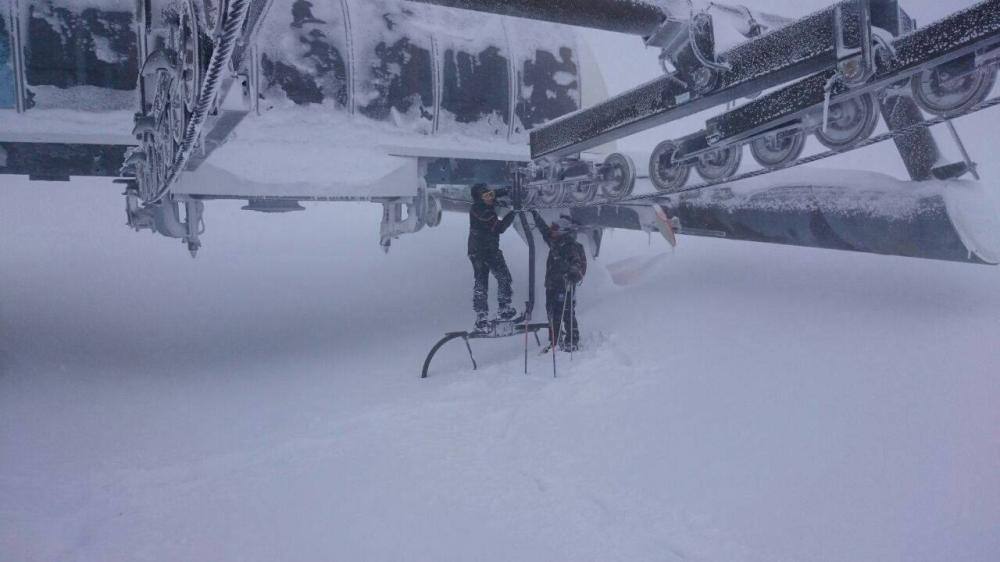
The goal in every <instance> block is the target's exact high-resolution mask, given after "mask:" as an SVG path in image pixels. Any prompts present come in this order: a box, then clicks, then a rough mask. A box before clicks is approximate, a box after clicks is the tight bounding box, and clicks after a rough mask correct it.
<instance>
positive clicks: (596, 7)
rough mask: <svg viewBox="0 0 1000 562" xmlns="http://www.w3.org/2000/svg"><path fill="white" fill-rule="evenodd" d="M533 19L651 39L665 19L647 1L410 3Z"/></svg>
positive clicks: (444, 0) (428, 0) (450, 0)
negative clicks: (649, 37)
mask: <svg viewBox="0 0 1000 562" xmlns="http://www.w3.org/2000/svg"><path fill="white" fill-rule="evenodd" d="M411 1H412V2H419V3H422V4H436V5H438V6H445V7H448V8H460V9H463V10H473V11H477V12H488V13H491V14H499V15H502V16H513V17H518V18H526V19H533V20H541V21H548V22H553V23H561V24H565V25H574V26H578V27H590V28H594V29H603V30H605V31H615V32H618V33H626V34H630V35H639V36H641V37H648V36H650V35H652V34H653V32H655V31H656V29H657V28H658V27H660V24H662V23H663V21H664V20H665V19H666V14H664V12H663V10H662V9H660V8H659V7H657V6H656V5H655V3H654V2H650V1H644V0H584V1H581V0H411Z"/></svg>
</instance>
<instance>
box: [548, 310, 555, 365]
mask: <svg viewBox="0 0 1000 562" xmlns="http://www.w3.org/2000/svg"><path fill="white" fill-rule="evenodd" d="M549 351H551V352H552V378H556V332H555V330H553V329H552V319H551V318H550V319H549Z"/></svg>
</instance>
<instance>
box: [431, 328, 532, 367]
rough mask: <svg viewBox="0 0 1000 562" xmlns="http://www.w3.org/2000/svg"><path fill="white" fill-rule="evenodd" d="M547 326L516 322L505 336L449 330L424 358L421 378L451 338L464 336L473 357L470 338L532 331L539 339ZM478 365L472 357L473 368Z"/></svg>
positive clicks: (492, 337) (496, 336)
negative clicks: (539, 335) (540, 332)
mask: <svg viewBox="0 0 1000 562" xmlns="http://www.w3.org/2000/svg"><path fill="white" fill-rule="evenodd" d="M545 327H548V324H540V323H536V324H515V325H514V329H513V330H512V331H511V332H510V333H509V334H505V335H503V336H498V335H496V334H493V333H484V332H448V333H447V334H445V335H444V337H443V338H441V339H440V340H438V342H437V343H435V344H434V347H432V348H431V351H430V353H428V354H427V358H426V359H424V366H423V368H422V369H421V371H420V378H422V379H426V378H427V373H428V371H429V370H430V366H431V361H432V360H433V359H434V355H435V354H437V352H438V350H439V349H441V348H442V347H443V346H444V344H446V343H448V342H450V341H451V340H454V339H457V338H462V339H463V340H465V346H466V348H467V349H468V350H469V357H472V346H470V345H469V340H481V339H499V338H505V337H512V336H518V335H521V334H525V333H527V332H531V333H533V334H535V340H536V341H537V340H538V331H539V330H541V329H542V328H545ZM478 367H479V366H478V365H477V364H476V359H475V357H472V368H473V369H477V368H478Z"/></svg>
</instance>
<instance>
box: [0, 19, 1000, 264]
mask: <svg viewBox="0 0 1000 562" xmlns="http://www.w3.org/2000/svg"><path fill="white" fill-rule="evenodd" d="M569 26H583V27H594V28H599V29H604V30H607V31H613V32H618V33H626V34H631V35H635V36H638V37H641V38H642V43H644V44H645V46H646V47H648V48H653V49H657V50H658V51H659V53H660V61H661V63H662V67H663V71H664V74H663V76H661V77H660V78H657V79H655V80H652V81H650V82H647V83H645V84H641V85H639V86H637V87H636V88H633V89H632V90H629V91H627V92H625V93H623V94H621V95H618V96H615V97H612V98H608V96H607V93H606V91H605V88H604V85H603V80H602V77H601V74H600V72H599V71H598V69H597V65H596V64H595V62H594V61H593V60H592V57H591V56H590V54H589V52H588V50H587V48H586V45H585V44H584V43H583V42H581V41H580V40H578V36H577V34H576V33H575V32H574V31H572V28H571V27H569ZM637 46H638V44H637ZM998 47H1000V0H985V1H983V2H980V3H978V4H976V5H974V6H971V7H969V8H967V9H965V10H962V11H959V12H956V13H954V14H952V15H950V16H948V17H946V18H944V19H943V20H940V21H938V22H935V23H932V24H930V25H927V26H925V27H921V28H916V27H915V24H914V22H913V20H912V19H911V18H910V17H908V16H907V14H906V13H905V11H904V10H903V9H902V7H901V6H900V5H899V4H898V3H897V1H896V0H842V1H840V2H838V3H836V4H833V5H831V6H829V7H827V8H825V9H823V10H820V11H818V12H816V13H814V14H811V15H808V16H806V17H804V18H800V19H797V20H790V19H787V18H782V17H779V16H775V15H771V14H767V13H764V12H760V11H757V10H753V9H749V8H746V7H743V6H737V5H727V4H719V3H714V2H712V3H708V2H704V3H700V2H691V1H689V0H655V1H654V0H586V1H573V2H570V1H565V0H504V1H500V0H413V1H410V0H324V1H319V0H312V1H310V0H0V125H2V126H0V173H21V174H30V175H32V176H34V177H36V178H42V179H60V178H67V177H68V176H70V175H117V174H118V173H119V172H118V171H117V170H118V169H119V168H120V169H121V174H122V175H123V176H124V177H125V179H124V180H123V181H124V183H125V184H126V186H125V187H126V189H125V195H126V199H127V210H128V215H129V224H130V225H132V226H134V227H136V228H138V229H144V228H148V229H152V230H154V231H155V232H159V233H161V234H164V235H166V236H170V237H174V238H180V239H182V240H184V241H185V243H187V244H188V246H189V249H191V248H193V249H192V252H193V251H194V250H196V249H197V246H198V244H199V243H200V242H199V240H198V234H199V232H200V228H201V227H200V224H201V220H200V217H201V211H202V208H201V207H200V206H191V205H188V203H189V202H192V201H198V202H202V201H206V200H210V199H220V198H225V199H241V200H246V201H247V206H246V207H245V208H246V209H248V210H254V211H262V212H288V211H295V210H301V209H302V206H301V205H299V202H303V201H369V202H376V203H379V204H382V205H383V206H384V213H383V220H382V232H381V240H382V245H383V246H384V247H388V245H389V243H390V242H391V240H392V239H393V238H395V237H397V236H399V235H401V234H405V233H411V232H415V231H417V230H419V229H421V228H423V227H424V226H428V225H429V226H434V225H436V224H437V223H438V222H439V221H440V220H441V212H442V210H462V209H464V208H466V206H467V204H468V187H469V186H470V185H471V184H473V183H476V182H488V183H492V184H516V186H517V188H518V189H517V190H516V191H517V197H516V198H515V202H514V204H515V205H516V206H518V207H521V208H560V209H566V208H569V209H573V213H574V214H578V215H579V216H580V217H582V218H583V219H584V220H590V221H592V225H593V227H594V228H595V229H599V228H603V227H607V226H612V224H610V223H608V221H606V220H605V219H606V218H607V217H609V216H619V215H622V214H623V213H624V214H626V215H627V214H628V213H625V212H624V210H625V209H633V210H637V212H638V215H637V216H639V217H640V219H639V220H631V219H630V220H624V221H617V222H615V221H613V220H612V221H611V222H612V223H615V226H619V227H625V228H643V229H649V228H653V227H652V226H651V223H652V219H650V218H649V215H650V209H651V205H652V204H654V203H656V204H659V205H662V206H663V208H666V209H667V210H668V211H669V212H671V213H672V215H673V220H674V221H676V222H679V224H678V225H677V227H678V228H679V229H680V231H681V232H682V233H688V234H710V235H720V233H722V234H723V235H725V236H727V237H729V238H733V239H755V240H764V239H766V238H768V237H767V236H764V235H760V233H761V232H766V231H768V229H769V228H770V227H769V225H770V224H781V223H783V221H785V220H786V219H787V220H788V221H791V222H795V223H796V224H798V223H797V222H796V221H799V219H800V218H801V217H799V215H797V214H796V213H798V212H799V211H798V210H792V211H789V212H788V213H787V216H786V215H782V214H781V213H782V212H781V211H778V212H777V214H775V213H773V212H771V211H768V212H767V213H763V214H756V215H755V214H754V213H755V212H756V211H753V210H752V209H751V207H753V206H754V205H757V207H754V208H756V209H757V210H758V211H759V210H760V207H759V203H760V201H761V198H762V197H764V198H765V199H766V198H767V197H765V196H762V195H759V194H760V193H763V192H767V191H769V192H770V193H771V198H772V199H773V201H778V200H782V201H785V203H786V204H785V205H784V207H783V208H785V209H792V208H793V207H795V208H796V209H798V208H803V209H805V208H808V207H809V205H810V204H812V203H811V202H810V201H812V200H811V199H810V197H812V196H807V195H805V194H806V193H812V194H815V193H816V192H817V190H821V191H823V194H824V195H823V196H822V197H820V198H821V199H822V200H823V201H826V202H827V203H829V205H828V207H829V209H833V208H837V209H841V208H843V207H844V205H847V206H850V205H857V206H860V207H858V208H856V209H855V208H851V209H846V210H844V212H847V213H852V212H854V211H858V212H860V215H858V213H855V215H856V216H861V215H864V212H867V211H869V210H870V209H871V200H870V199H869V200H868V201H866V202H864V203H862V202H860V201H859V200H858V199H857V198H855V197H853V196H851V195H850V194H845V192H844V188H846V187H848V186H846V185H844V184H845V182H840V181H831V180H829V179H823V180H820V181H817V179H816V178H807V177H806V176H808V173H806V174H803V175H800V176H798V179H797V181H798V183H797V184H796V185H789V184H788V182H787V181H785V180H783V181H784V183H781V184H780V185H779V183H778V182H777V181H776V180H775V181H773V182H771V180H770V179H769V176H768V174H770V173H771V172H774V171H777V170H782V169H786V168H790V167H794V166H797V165H800V164H805V163H808V162H812V161H815V160H819V159H822V158H826V157H829V156H833V155H836V154H839V153H842V152H845V151H849V150H854V149H857V148H861V147H864V146H867V145H869V144H873V143H875V142H879V141H884V140H892V141H894V143H895V145H896V147H897V148H898V151H899V154H900V156H901V157H902V159H903V162H904V164H905V166H906V169H907V171H908V172H909V175H910V176H911V180H914V181H922V180H927V179H948V178H956V177H960V176H962V175H964V174H973V175H975V174H976V168H975V164H974V163H973V162H972V161H971V159H970V157H969V156H968V154H967V153H966V151H965V149H964V147H963V146H962V145H961V141H960V139H959V138H958V136H957V133H954V129H953V128H951V124H950V119H952V118H954V117H958V116H961V115H967V114H969V113H972V112H976V111H979V110H982V109H985V108H987V107H991V106H992V105H994V104H995V103H997V98H989V96H990V92H991V90H992V87H993V85H994V82H995V79H996V62H997V54H998ZM705 110H714V112H715V114H714V115H712V116H711V117H710V118H708V119H707V121H706V122H705V127H704V128H703V129H702V130H699V131H694V132H687V134H678V135H672V136H671V138H670V139H668V140H665V141H663V142H662V143H660V144H659V145H658V146H657V147H656V149H655V150H654V151H653V152H652V154H651V155H649V156H648V159H647V157H646V156H647V155H643V157H642V158H641V159H635V158H633V157H631V156H630V155H627V154H623V153H617V152H615V151H614V148H613V146H612V145H610V144H609V143H613V142H614V141H615V140H617V139H620V138H622V137H624V136H627V135H630V134H633V133H635V132H638V131H642V130H645V129H648V128H650V127H653V126H656V125H662V124H665V123H673V122H675V121H676V120H678V119H680V118H682V117H686V116H690V115H693V114H695V113H699V112H702V111H705ZM880 117H881V118H882V120H884V121H885V123H886V125H887V132H885V133H880V134H878V135H874V136H872V135H873V134H874V132H875V127H876V124H877V123H878V121H879V118H880ZM939 123H944V124H946V125H947V126H948V127H949V128H950V130H951V132H952V133H953V139H954V140H955V141H956V143H957V145H958V148H959V149H960V150H959V152H960V153H961V154H962V158H961V160H960V161H957V162H956V161H947V160H946V159H945V157H944V156H942V150H940V149H939V146H938V144H937V142H936V141H935V138H934V137H933V136H932V135H931V133H930V130H929V128H930V127H931V126H932V125H936V124H939ZM129 131H131V134H129ZM808 136H815V137H816V139H818V141H819V143H820V144H821V145H822V146H824V147H825V150H824V151H822V152H819V153H815V154H809V155H805V156H804V152H803V151H804V147H805V144H806V143H805V140H806V138H807V137H808ZM744 145H747V146H749V150H750V153H751V156H752V157H753V160H755V162H756V164H757V165H756V166H755V167H752V168H749V169H748V168H747V167H746V163H745V162H744V160H743V158H742V152H743V147H744ZM637 160H638V162H639V166H637V165H636V161H637ZM647 162H648V166H647V165H646V163H647ZM692 168H694V169H695V171H697V173H698V175H699V176H700V177H701V180H700V181H697V182H696V181H692V180H691V178H692V174H691V169H692ZM741 168H742V169H741ZM755 176H760V177H759V178H758V180H756V181H757V182H758V183H757V184H756V185H758V188H757V190H756V192H755V193H757V194H758V196H757V198H756V199H754V200H753V202H751V201H750V199H749V198H741V197H735V198H734V201H735V202H736V203H734V204H744V203H745V204H746V205H748V206H749V207H747V208H746V209H735V208H734V204H729V205H727V206H724V207H717V206H714V203H713V204H708V203H706V201H708V200H709V199H711V198H710V197H708V196H707V195H706V194H709V193H711V194H715V195H713V197H714V196H719V197H723V198H726V197H725V193H726V189H727V188H726V187H724V186H722V185H721V184H724V183H725V184H728V183H731V182H734V181H737V180H746V179H749V178H751V177H755ZM869 179H870V180H871V181H874V182H875V183H877V184H879V185H883V186H884V185H886V182H884V181H881V180H878V179H871V178H869ZM769 182H770V183H769ZM636 186H642V187H641V188H639V189H637V187H636ZM708 188H712V189H708ZM792 188H798V191H796V190H795V189H792ZM643 191H645V192H643ZM793 192H794V193H793ZM795 193H798V194H799V199H795ZM830 194H842V196H838V195H833V202H832V203H831V202H830V198H829V195H830ZM901 197H904V198H908V201H909V203H908V204H909V205H911V206H914V207H920V208H935V209H937V210H938V211H940V213H943V216H945V217H947V218H948V220H945V221H931V222H926V221H927V220H929V219H928V218H927V217H929V216H930V215H929V214H926V213H923V214H921V213H916V214H912V213H911V214H909V215H906V216H905V217H903V218H902V219H901V220H904V221H909V222H907V223H906V224H907V225H908V228H910V229H911V230H912V231H913V232H926V231H927V229H931V230H934V231H935V234H934V235H933V236H932V237H930V238H934V237H936V238H937V239H941V240H944V239H951V238H953V237H954V236H958V235H959V234H960V233H961V232H968V231H970V230H972V229H969V228H966V227H965V226H963V225H961V224H956V223H958V222H960V221H961V219H960V218H958V217H956V216H952V214H951V210H950V209H949V208H948V206H947V205H946V203H945V199H944V198H941V197H934V196H927V195H926V193H924V192H919V190H914V191H913V193H908V194H903V195H901ZM793 199H794V200H795V201H792V200H793ZM876 199H879V200H880V201H887V200H888V199H886V198H881V197H879V198H876ZM889 199H892V200H893V201H895V200H896V199H895V198H889ZM681 200H683V201H684V202H685V203H684V204H680V203H678V202H679V201H681ZM791 203H795V205H791V206H789V205H790V204H791ZM699 205H700V207H699ZM796 205H798V207H796ZM893 205H894V204H887V207H891V206H893ZM602 206H604V207H603V208H602ZM897 207H898V206H897ZM181 208H184V209H186V211H187V214H189V215H190V214H191V213H192V212H193V213H194V215H193V216H191V217H189V218H188V220H187V221H182V220H180V209H181ZM774 208H776V209H780V208H782V205H775V206H774ZM734 209H735V210H734ZM737 211H739V212H742V211H747V213H745V217H744V219H743V222H741V223H739V225H736V224H735V223H732V222H731V221H730V222H728V223H727V220H728V218H727V217H725V216H723V214H725V213H732V212H737ZM861 211H864V212H861ZM150 217H154V218H155V217H160V219H156V220H153V219H150ZM643 217H645V218H643ZM748 217H749V218H748ZM747 221H749V222H747ZM932 223H933V224H932ZM168 224H169V225H173V226H171V227H168V226H166V225H168ZM720 224H728V225H729V226H728V227H720V226H718V225H720ZM751 224H752V225H753V226H752V227H751V226H748V225H751ZM712 225H716V226H712ZM873 225H875V226H873ZM878 225H881V226H878ZM893 225H894V226H892V228H897V227H898V224H897V223H895V222H894V223H893ZM838 228H840V229H843V232H840V233H839V234H838V236H837V238H840V239H852V240H862V239H863V240H865V242H864V243H861V242H859V243H857V244H853V245H851V244H848V246H852V247H853V249H861V250H864V251H877V252H882V253H896V254H900V255H917V256H921V255H922V256H924V257H939V258H940V257H941V255H943V254H941V253H940V252H936V251H933V250H930V249H927V250H926V251H924V249H925V248H929V247H928V246H926V245H923V244H922V243H918V244H915V245H907V244H905V243H903V244H901V245H897V246H899V247H898V248H896V249H894V248H892V247H883V246H879V244H878V243H877V242H875V241H874V240H876V239H879V238H880V237H883V236H885V235H887V231H885V229H886V228H889V226H887V225H886V224H885V223H880V222H879V221H878V220H874V221H873V222H870V223H866V224H853V223H851V224H849V223H847V222H842V224H841V225H840V227H838ZM785 231H786V232H787V229H786V230H785ZM894 232H895V231H894ZM778 238H781V237H778ZM959 238H962V237H961V236H959ZM823 240H827V238H824V237H823V236H790V237H789V236H785V237H784V239H781V240H777V239H774V240H768V241H777V242H783V243H797V244H802V245H809V246H821V247H843V245H840V246H838V243H835V242H829V241H827V242H823ZM962 240H963V242H965V245H964V246H963V248H964V249H965V250H967V251H965V252H964V253H965V255H966V256H967V258H966V259H965V260H963V261H975V262H982V261H991V260H990V259H988V258H986V257H985V255H984V254H983V255H981V253H979V252H976V251H975V250H974V249H973V248H971V247H970V244H969V243H967V242H966V241H965V239H964V238H962ZM932 245H933V244H932ZM911 246H912V247H911ZM960 250H961V248H959V249H956V250H955V251H951V252H947V254H948V255H949V256H952V257H950V258H945V259H958V258H956V257H955V256H960V255H961V254H962V253H963V252H962V251H960ZM974 254H975V257H974Z"/></svg>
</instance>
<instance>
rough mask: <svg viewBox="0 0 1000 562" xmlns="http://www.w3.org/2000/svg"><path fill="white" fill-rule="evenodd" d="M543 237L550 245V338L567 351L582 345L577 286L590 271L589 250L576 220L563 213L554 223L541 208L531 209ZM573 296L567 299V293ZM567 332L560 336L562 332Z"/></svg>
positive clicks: (547, 267)
mask: <svg viewBox="0 0 1000 562" xmlns="http://www.w3.org/2000/svg"><path fill="white" fill-rule="evenodd" d="M531 214H532V216H533V217H534V219H535V225H537V226H538V230H539V232H541V233H542V239H544V240H545V243H546V244H548V246H549V257H548V259H547V260H546V262H545V311H546V312H547V313H548V317H549V329H550V330H551V332H552V333H551V335H550V338H549V339H550V341H551V342H553V343H558V345H559V348H560V349H562V350H563V351H570V350H575V349H577V347H578V346H579V345H580V325H579V324H578V323H577V321H576V291H575V290H574V288H575V287H576V285H577V284H578V283H580V282H581V281H583V276H584V275H586V274H587V252H586V251H585V250H584V249H583V245H582V244H580V243H579V242H577V241H576V232H575V229H574V227H575V226H576V223H575V222H574V221H573V219H572V218H570V217H569V216H567V215H562V216H560V217H559V219H558V220H557V221H555V222H553V223H552V224H551V225H549V224H547V223H546V221H545V219H543V218H542V216H541V215H539V214H538V212H537V211H532V212H531ZM567 294H568V296H569V297H570V301H569V302H567V300H566V297H567ZM563 327H565V332H564V334H563V337H562V339H560V337H559V336H560V332H561V331H562V330H563Z"/></svg>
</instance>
